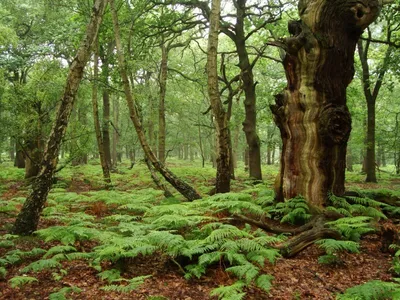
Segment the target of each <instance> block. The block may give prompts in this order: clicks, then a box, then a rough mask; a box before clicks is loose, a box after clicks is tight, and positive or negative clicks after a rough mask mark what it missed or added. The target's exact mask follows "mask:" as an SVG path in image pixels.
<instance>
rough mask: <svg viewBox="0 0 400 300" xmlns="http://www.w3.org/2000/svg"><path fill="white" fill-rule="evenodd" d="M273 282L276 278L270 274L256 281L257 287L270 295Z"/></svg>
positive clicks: (259, 277)
mask: <svg viewBox="0 0 400 300" xmlns="http://www.w3.org/2000/svg"><path fill="white" fill-rule="evenodd" d="M272 280H274V276H272V275H269V274H264V275H261V276H258V278H257V280H256V286H257V287H259V288H260V289H262V290H263V291H264V292H267V293H269V290H270V289H271V287H272V282H271V281H272Z"/></svg>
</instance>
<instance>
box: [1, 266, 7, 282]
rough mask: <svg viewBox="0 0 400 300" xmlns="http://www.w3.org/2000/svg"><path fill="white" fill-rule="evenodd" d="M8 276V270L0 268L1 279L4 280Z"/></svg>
mask: <svg viewBox="0 0 400 300" xmlns="http://www.w3.org/2000/svg"><path fill="white" fill-rule="evenodd" d="M6 276H7V270H6V268H4V267H0V279H4V278H6Z"/></svg>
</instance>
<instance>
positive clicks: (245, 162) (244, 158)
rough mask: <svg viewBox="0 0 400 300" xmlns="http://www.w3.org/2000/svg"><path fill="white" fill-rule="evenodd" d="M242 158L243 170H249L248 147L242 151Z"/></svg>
mask: <svg viewBox="0 0 400 300" xmlns="http://www.w3.org/2000/svg"><path fill="white" fill-rule="evenodd" d="M243 160H244V171H245V172H248V171H249V148H248V147H246V149H245V150H244V153H243Z"/></svg>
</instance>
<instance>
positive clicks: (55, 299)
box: [49, 286, 82, 300]
mask: <svg viewBox="0 0 400 300" xmlns="http://www.w3.org/2000/svg"><path fill="white" fill-rule="evenodd" d="M80 292H82V290H81V289H80V288H78V287H76V286H71V287H63V288H61V289H60V290H59V291H57V292H55V293H51V294H50V295H49V300H67V299H68V298H67V295H68V294H70V293H80Z"/></svg>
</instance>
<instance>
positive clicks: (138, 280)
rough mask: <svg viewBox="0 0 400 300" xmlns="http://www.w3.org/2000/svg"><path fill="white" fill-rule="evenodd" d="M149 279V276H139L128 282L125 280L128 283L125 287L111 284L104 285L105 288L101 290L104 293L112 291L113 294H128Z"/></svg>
mask: <svg viewBox="0 0 400 300" xmlns="http://www.w3.org/2000/svg"><path fill="white" fill-rule="evenodd" d="M149 277H151V275H147V276H139V277H135V278H132V279H130V280H125V281H127V283H128V284H127V285H116V284H112V285H106V286H104V287H102V288H101V289H102V290H104V291H106V292H111V291H113V292H118V293H129V292H131V291H133V290H136V289H137V288H138V287H139V286H140V285H142V284H143V283H144V281H145V280H146V279H147V278H149Z"/></svg>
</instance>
